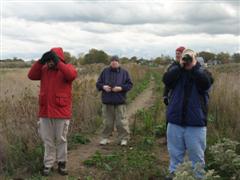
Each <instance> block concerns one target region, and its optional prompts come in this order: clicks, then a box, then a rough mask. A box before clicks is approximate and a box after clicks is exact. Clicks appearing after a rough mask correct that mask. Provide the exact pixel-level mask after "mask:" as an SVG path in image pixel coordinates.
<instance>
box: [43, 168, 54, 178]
mask: <svg viewBox="0 0 240 180" xmlns="http://www.w3.org/2000/svg"><path fill="white" fill-rule="evenodd" d="M51 172H52V168H50V167H45V166H44V167H43V169H42V175H43V176H49V175H50V174H51Z"/></svg>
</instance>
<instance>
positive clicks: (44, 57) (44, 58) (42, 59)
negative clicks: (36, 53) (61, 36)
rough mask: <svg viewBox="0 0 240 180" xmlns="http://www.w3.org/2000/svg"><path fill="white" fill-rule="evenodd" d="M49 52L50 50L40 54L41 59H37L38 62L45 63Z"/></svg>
mask: <svg viewBox="0 0 240 180" xmlns="http://www.w3.org/2000/svg"><path fill="white" fill-rule="evenodd" d="M50 54H51V52H50V51H47V52H45V53H44V54H43V55H42V57H41V59H39V62H40V63H41V64H46V62H47V61H48V59H49V57H50Z"/></svg>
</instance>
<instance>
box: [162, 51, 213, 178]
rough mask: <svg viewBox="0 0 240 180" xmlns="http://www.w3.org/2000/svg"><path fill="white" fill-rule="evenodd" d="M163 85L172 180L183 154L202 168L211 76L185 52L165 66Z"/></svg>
mask: <svg viewBox="0 0 240 180" xmlns="http://www.w3.org/2000/svg"><path fill="white" fill-rule="evenodd" d="M163 83H164V84H165V86H166V87H167V88H169V89H170V97H169V104H168V106H167V112H166V116H167V122H168V126H167V146H168V152H169V155H170V165H169V171H170V174H171V176H170V177H168V178H166V179H172V177H173V175H174V172H175V170H176V167H177V165H178V164H180V163H182V162H183V159H184V155H185V153H186V151H187V152H188V156H189V160H190V161H191V162H192V165H193V167H194V166H195V164H196V163H200V164H202V166H204V165H205V160H204V152H205V149H206V131H207V129H206V125H207V109H208V99H209V94H208V92H209V89H210V87H211V85H212V83H213V79H212V76H211V73H210V72H208V71H207V70H206V69H205V68H204V67H202V66H201V65H200V63H199V62H197V60H196V54H195V52H194V51H193V50H191V49H185V50H184V51H183V54H182V58H181V59H180V61H179V63H175V64H173V65H172V66H170V67H169V69H168V70H167V72H166V73H165V74H164V75H163Z"/></svg>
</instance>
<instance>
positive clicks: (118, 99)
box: [96, 67, 133, 105]
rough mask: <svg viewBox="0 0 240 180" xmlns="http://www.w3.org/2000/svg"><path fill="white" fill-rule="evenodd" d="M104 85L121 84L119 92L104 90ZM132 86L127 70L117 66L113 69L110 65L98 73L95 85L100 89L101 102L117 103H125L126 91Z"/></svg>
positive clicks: (113, 85)
mask: <svg viewBox="0 0 240 180" xmlns="http://www.w3.org/2000/svg"><path fill="white" fill-rule="evenodd" d="M104 85H109V86H110V87H112V88H113V87H115V86H121V87H122V91H121V92H106V91H104V89H103V86H104ZM132 86H133V83H132V81H131V79H130V76H129V74H128V72H127V71H126V70H125V69H123V68H121V67H119V68H117V69H113V68H111V67H107V68H105V69H104V70H103V71H102V73H101V74H100V76H99V78H98V80H97V83H96V87H97V89H98V90H99V91H102V103H103V104H112V105H119V104H125V103H126V93H127V91H129V90H130V89H131V88H132Z"/></svg>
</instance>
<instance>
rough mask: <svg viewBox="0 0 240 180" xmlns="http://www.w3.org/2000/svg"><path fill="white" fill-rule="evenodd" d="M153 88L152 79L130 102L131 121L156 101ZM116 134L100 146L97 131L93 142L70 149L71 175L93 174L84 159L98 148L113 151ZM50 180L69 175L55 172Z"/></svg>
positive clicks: (129, 117) (105, 151) (69, 166)
mask: <svg viewBox="0 0 240 180" xmlns="http://www.w3.org/2000/svg"><path fill="white" fill-rule="evenodd" d="M153 88H154V82H153V81H151V82H150V84H149V87H148V88H147V89H145V90H144V91H143V92H142V93H141V94H140V95H139V96H138V97H136V98H135V100H134V101H133V102H132V103H130V104H129V105H128V107H127V118H128V119H129V121H130V123H132V122H133V115H134V114H136V112H137V111H138V110H140V109H143V108H148V107H150V106H151V105H152V104H153V102H154V95H153ZM115 138H116V137H115V135H114V136H113V137H112V138H111V140H112V141H113V142H112V143H111V144H110V145H107V146H100V145H99V141H100V135H99V133H96V134H95V135H93V136H92V137H91V138H90V140H91V142H90V143H89V144H87V145H79V146H78V147H77V149H74V150H70V151H69V155H68V170H69V174H70V176H74V177H79V179H82V177H84V176H86V175H91V172H86V171H87V168H86V167H85V166H84V165H83V161H85V160H86V159H88V158H89V157H91V156H92V155H93V154H94V153H95V152H96V151H97V150H98V151H100V152H101V153H108V152H111V150H112V148H113V146H114V145H116V142H114V139H115ZM86 173H87V174H86ZM48 179H50V180H61V179H67V177H62V176H60V175H58V174H57V173H55V172H54V174H53V175H52V176H51V177H49V178H48Z"/></svg>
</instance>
